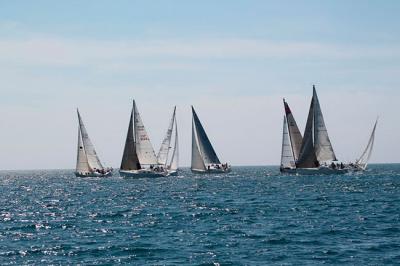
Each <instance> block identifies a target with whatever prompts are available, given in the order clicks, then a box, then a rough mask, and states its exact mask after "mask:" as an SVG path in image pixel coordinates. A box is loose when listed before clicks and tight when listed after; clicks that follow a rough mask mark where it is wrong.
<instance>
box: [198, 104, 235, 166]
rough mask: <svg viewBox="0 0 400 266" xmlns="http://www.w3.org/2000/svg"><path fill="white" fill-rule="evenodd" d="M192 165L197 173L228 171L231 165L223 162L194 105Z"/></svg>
mask: <svg viewBox="0 0 400 266" xmlns="http://www.w3.org/2000/svg"><path fill="white" fill-rule="evenodd" d="M192 115H193V119H192V166H191V170H192V172H195V173H228V172H230V171H231V167H230V166H229V165H228V163H226V164H221V162H220V160H219V159H218V156H217V154H216V153H215V150H214V148H213V146H212V145H211V142H210V140H209V139H208V136H207V134H206V132H205V130H204V128H203V126H202V124H201V122H200V120H199V117H198V116H197V114H196V111H195V110H194V108H193V106H192Z"/></svg>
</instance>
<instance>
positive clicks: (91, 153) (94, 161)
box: [77, 110, 103, 170]
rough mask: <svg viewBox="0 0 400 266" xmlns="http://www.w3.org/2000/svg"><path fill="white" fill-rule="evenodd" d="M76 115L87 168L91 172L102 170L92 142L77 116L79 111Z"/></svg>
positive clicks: (79, 116) (79, 117)
mask: <svg viewBox="0 0 400 266" xmlns="http://www.w3.org/2000/svg"><path fill="white" fill-rule="evenodd" d="M77 113H78V120H79V128H80V130H81V136H82V142H83V148H84V150H85V153H86V158H87V162H88V164H89V167H90V169H92V170H94V169H96V170H97V169H98V170H103V166H102V164H101V163H100V160H99V157H98V156H97V154H96V150H95V149H94V146H93V144H92V142H91V141H90V138H89V135H88V133H87V131H86V128H85V125H84V124H83V121H82V118H81V115H80V114H79V110H77Z"/></svg>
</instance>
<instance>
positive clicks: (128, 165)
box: [120, 108, 141, 170]
mask: <svg viewBox="0 0 400 266" xmlns="http://www.w3.org/2000/svg"><path fill="white" fill-rule="evenodd" d="M140 168H141V167H140V163H139V159H138V156H137V154H136V147H135V138H134V136H133V108H132V112H131V117H130V120H129V127H128V133H127V134H126V141H125V147H124V154H123V155H122V161H121V167H120V169H121V170H139V169H140Z"/></svg>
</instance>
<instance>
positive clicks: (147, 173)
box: [119, 169, 168, 178]
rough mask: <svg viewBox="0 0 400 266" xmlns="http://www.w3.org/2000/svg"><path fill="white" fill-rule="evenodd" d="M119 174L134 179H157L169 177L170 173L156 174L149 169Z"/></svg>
mask: <svg viewBox="0 0 400 266" xmlns="http://www.w3.org/2000/svg"><path fill="white" fill-rule="evenodd" d="M119 174H120V175H121V176H122V177H132V178H156V177H164V176H167V175H168V172H155V171H152V170H147V169H140V170H131V171H124V170H120V171H119Z"/></svg>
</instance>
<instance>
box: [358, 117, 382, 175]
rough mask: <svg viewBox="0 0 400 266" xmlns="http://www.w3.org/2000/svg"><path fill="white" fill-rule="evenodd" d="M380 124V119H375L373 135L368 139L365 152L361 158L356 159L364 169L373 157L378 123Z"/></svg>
mask: <svg viewBox="0 0 400 266" xmlns="http://www.w3.org/2000/svg"><path fill="white" fill-rule="evenodd" d="M377 124H378V119H376V121H375V125H374V128H373V129H372V133H371V136H370V138H369V141H368V145H367V147H366V148H365V150H364V152H363V153H362V155H361V156H360V158H359V159H358V160H357V161H356V164H357V165H358V166H360V167H361V168H362V169H364V170H365V169H366V168H367V165H368V161H369V159H370V158H371V155H372V150H373V148H374V142H375V130H376V125H377Z"/></svg>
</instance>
